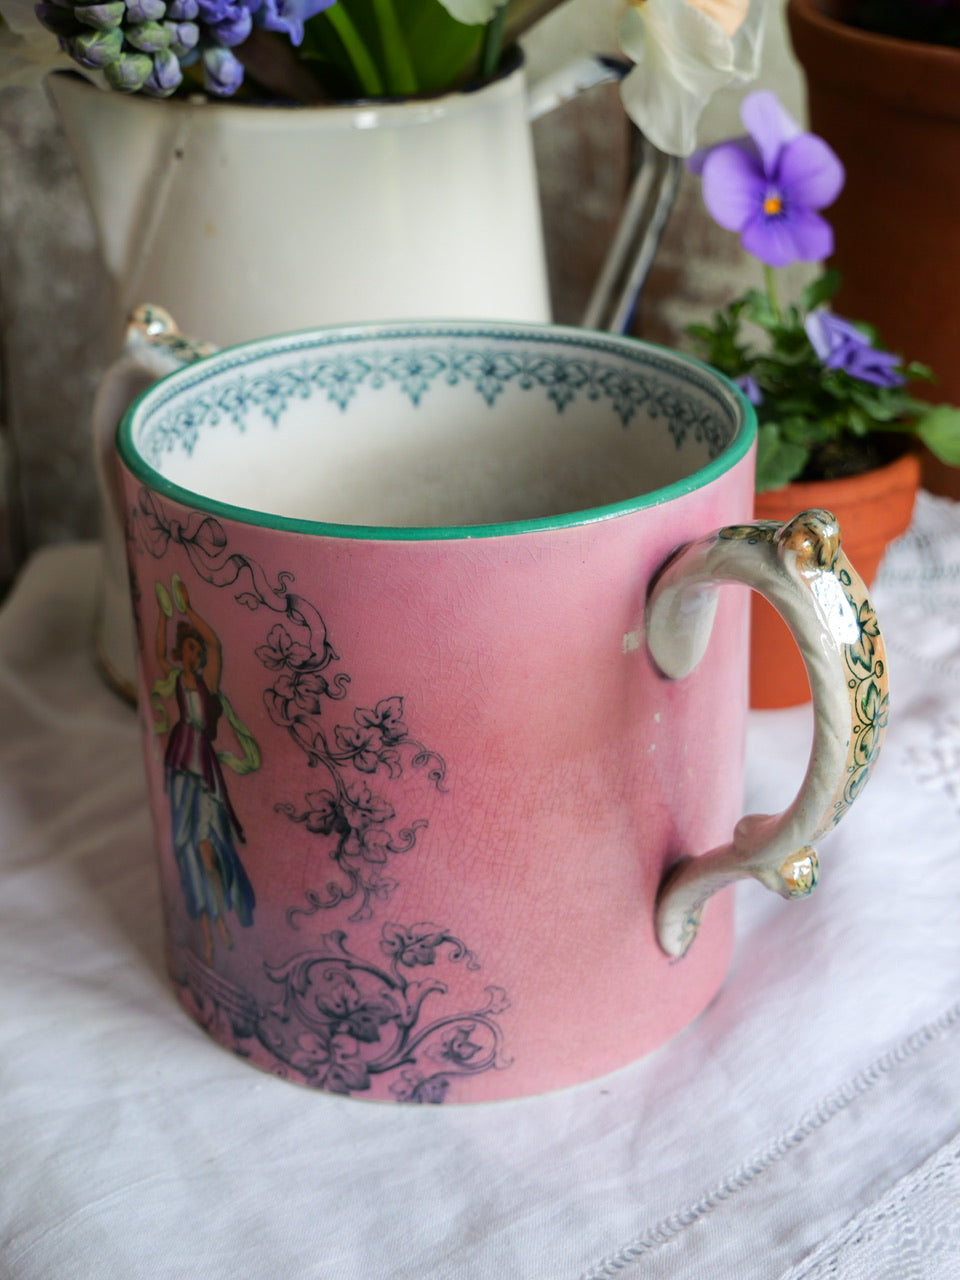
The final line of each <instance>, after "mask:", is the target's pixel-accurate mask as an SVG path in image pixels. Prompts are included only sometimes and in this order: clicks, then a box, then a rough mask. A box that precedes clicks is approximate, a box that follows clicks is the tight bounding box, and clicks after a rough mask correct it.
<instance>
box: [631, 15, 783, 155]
mask: <svg viewBox="0 0 960 1280" xmlns="http://www.w3.org/2000/svg"><path fill="white" fill-rule="evenodd" d="M765 7H766V5H765V0H631V3H630V7H629V8H628V9H627V11H626V13H625V14H624V15H623V19H622V21H621V24H620V43H621V45H622V47H623V51H624V53H626V54H628V55H629V57H630V58H631V59H632V61H633V62H634V63H636V66H634V67H633V68H632V70H631V71H630V72H629V73H628V74H627V76H626V77H625V78H624V81H623V83H622V85H621V96H622V98H623V105H624V107H625V109H626V111H627V114H628V115H629V116H630V118H631V119H632V120H633V121H634V123H635V124H636V125H637V126H638V128H639V129H640V130H641V131H642V132H643V133H644V134H645V135H646V137H647V138H649V140H650V141H651V142H652V143H653V145H654V146H655V147H659V149H660V150H661V151H666V152H667V153H669V154H670V155H677V156H688V155H690V153H691V152H692V151H693V150H694V148H695V147H696V145H697V123H698V121H699V119H700V115H701V113H702V111H703V109H704V107H705V106H706V105H707V103H708V102H709V101H710V99H711V97H712V96H713V95H714V94H715V93H716V92H717V90H718V89H723V88H725V87H726V86H728V85H732V84H742V83H745V82H746V81H748V80H752V79H753V78H754V77H755V76H756V74H757V71H758V70H759V66H760V45H761V39H762V32H763V18H764V9H765Z"/></svg>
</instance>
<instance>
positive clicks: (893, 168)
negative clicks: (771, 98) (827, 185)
mask: <svg viewBox="0 0 960 1280" xmlns="http://www.w3.org/2000/svg"><path fill="white" fill-rule="evenodd" d="M830 13H834V14H835V13H842V7H841V5H840V4H838V3H837V0H834V3H830V0H788V4H787V21H788V26H789V31H790V36H791V40H792V43H793V48H794V52H795V53H796V56H797V59H798V60H799V62H800V64H801V67H802V68H803V71H804V75H805V78H806V82H807V104H808V108H809V117H810V127H811V128H812V129H813V131H814V132H815V133H818V134H820V136H821V137H823V138H825V139H826V140H827V142H829V143H830V145H831V146H832V147H833V148H834V150H835V151H836V152H837V154H838V155H839V156H840V159H841V160H842V161H843V164H844V167H845V168H846V173H847V178H846V184H845V186H844V189H843V191H842V193H841V195H840V197H839V199H838V200H837V201H836V203H835V204H833V205H832V206H831V207H830V209H829V210H828V211H827V217H828V218H829V220H830V222H831V224H832V225H833V228H834V231H835V234H836V250H835V253H834V257H833V259H832V265H833V266H836V267H837V268H838V269H839V270H840V272H841V273H842V276H843V283H842V285H841V288H840V291H839V293H838V294H837V297H836V308H837V311H838V312H840V314H842V315H846V316H849V317H850V318H851V319H855V320H866V321H869V322H870V323H871V324H873V325H875V326H876V327H877V328H878V330H879V331H880V335H881V338H882V340H883V343H884V345H885V346H886V347H888V348H889V349H890V350H893V351H897V352H899V353H900V354H902V355H903V356H904V357H905V358H906V359H910V360H922V361H923V362H924V363H926V364H928V365H930V367H931V368H932V369H933V370H934V371H935V372H936V374H937V378H938V381H937V382H936V383H934V384H930V385H929V387H927V386H925V385H924V384H920V385H919V386H918V388H917V392H918V394H920V395H924V396H926V397H927V398H929V399H931V400H934V401H950V402H953V403H960V360H958V359H957V352H958V351H960V289H958V287H957V282H958V280H960V164H958V162H957V158H958V156H960V49H952V48H947V47H945V46H941V45H928V44H922V43H919V42H917V41H910V40H898V39H894V38H893V37H889V36H880V35H875V34H873V33H871V32H866V31H861V30H859V29H857V28H856V27H852V26H848V25H846V24H845V23H843V22H840V21H837V20H836V18H835V17H831V16H828V15H829V14H830ZM924 479H925V483H926V484H927V486H928V487H929V488H933V489H934V490H935V491H937V492H941V493H950V494H951V495H952V496H954V497H960V472H958V471H957V470H955V469H952V468H951V469H947V468H944V467H942V466H935V465H933V460H932V459H928V461H927V463H926V464H925V467H924Z"/></svg>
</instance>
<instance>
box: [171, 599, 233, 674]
mask: <svg viewBox="0 0 960 1280" xmlns="http://www.w3.org/2000/svg"><path fill="white" fill-rule="evenodd" d="M175 590H176V593H177V604H178V605H179V606H180V609H181V611H182V612H183V613H184V614H185V615H186V617H187V620H188V621H189V623H190V625H191V626H192V627H195V628H196V630H197V634H198V635H200V636H201V637H202V638H203V643H204V645H205V646H206V650H207V661H206V665H205V666H204V669H203V681H204V684H205V685H206V686H207V688H208V689H209V690H210V692H211V693H218V692H219V690H220V672H221V669H222V666H223V654H222V650H221V646H220V637H219V636H218V635H217V633H216V632H215V631H214V629H213V627H211V626H210V624H209V622H207V621H206V620H205V619H203V618H201V616H200V614H199V613H197V611H196V609H194V607H193V605H192V604H191V603H190V597H189V595H188V594H187V588H186V585H185V584H184V582H183V581H182V580H181V579H180V578H178V579H177V581H176V583H175Z"/></svg>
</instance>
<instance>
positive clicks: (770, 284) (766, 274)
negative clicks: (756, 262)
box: [763, 262, 780, 320]
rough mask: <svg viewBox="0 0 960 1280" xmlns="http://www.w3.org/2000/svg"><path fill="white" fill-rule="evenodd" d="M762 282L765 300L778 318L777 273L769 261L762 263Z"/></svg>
mask: <svg viewBox="0 0 960 1280" xmlns="http://www.w3.org/2000/svg"><path fill="white" fill-rule="evenodd" d="M763 284H764V288H765V289H766V291H767V301H768V302H769V303H770V310H771V311H772V312H773V314H774V315H775V316H776V318H777V319H778V320H779V319H780V299H779V298H778V297H777V275H776V268H774V267H771V266H770V264H769V263H767V262H765V263H764V264H763Z"/></svg>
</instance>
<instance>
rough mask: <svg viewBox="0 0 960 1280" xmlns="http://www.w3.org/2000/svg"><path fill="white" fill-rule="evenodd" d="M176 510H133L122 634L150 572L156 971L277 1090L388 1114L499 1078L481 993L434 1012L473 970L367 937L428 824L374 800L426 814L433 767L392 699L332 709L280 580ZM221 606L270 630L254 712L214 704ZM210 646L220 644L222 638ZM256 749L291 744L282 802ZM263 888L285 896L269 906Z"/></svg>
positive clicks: (282, 576)
mask: <svg viewBox="0 0 960 1280" xmlns="http://www.w3.org/2000/svg"><path fill="white" fill-rule="evenodd" d="M175 511H176V509H175V508H170V509H168V508H167V507H166V506H164V505H163V504H161V503H160V501H159V500H158V499H157V498H156V497H155V496H154V495H152V494H149V493H148V492H147V491H146V490H141V492H140V494H139V496H138V501H137V504H136V506H135V507H134V509H133V510H132V511H131V513H130V520H129V527H128V541H129V545H130V551H131V565H132V571H133V576H134V582H133V600H134V608H135V614H136V617H135V622H136V626H137V629H138V631H142V629H143V626H144V619H143V618H142V616H141V613H142V609H143V600H144V598H145V593H144V591H143V590H142V586H143V584H142V582H138V581H137V580H136V579H137V574H138V570H139V571H140V575H141V577H144V576H146V568H147V566H149V564H150V561H151V560H152V561H153V562H156V563H158V564H160V563H163V565H164V569H165V574H164V575H163V580H160V579H157V578H156V577H154V575H152V574H151V575H150V578H152V579H153V591H152V592H150V594H149V596H147V597H146V598H151V597H153V596H155V598H156V601H157V604H158V610H157V616H156V622H155V632H154V643H153V654H154V659H155V662H156V667H157V669H158V671H159V676H158V677H157V678H156V679H155V680H153V681H152V684H151V691H150V703H151V708H152V715H153V730H154V732H155V734H156V735H157V736H158V742H159V744H160V748H161V751H162V773H163V793H164V794H163V803H164V805H165V808H166V811H167V814H168V820H169V838H170V844H171V848H172V855H173V861H174V862H175V866H176V879H175V881H174V882H173V885H171V884H168V888H167V896H168V899H169V900H168V903H167V908H168V926H169V932H170V949H171V967H172V969H173V972H174V976H175V978H176V980H177V981H178V983H179V984H180V987H181V995H182V998H183V1000H184V1003H185V1004H186V1005H187V1006H188V1008H189V1009H190V1011H191V1012H192V1013H193V1014H194V1016H195V1017H197V1019H198V1020H199V1021H200V1022H201V1023H203V1024H204V1025H205V1026H207V1028H208V1029H209V1030H210V1031H211V1033H212V1034H213V1035H214V1036H215V1038H217V1039H218V1040H220V1041H221V1042H224V1043H226V1044H228V1045H229V1046H230V1047H232V1048H233V1049H234V1050H235V1051H236V1052H238V1053H240V1054H242V1055H243V1056H247V1057H250V1058H251V1059H252V1060H254V1061H256V1062H257V1063H258V1065H261V1066H266V1067H267V1068H268V1069H270V1070H272V1071H274V1072H275V1073H277V1074H280V1075H283V1076H286V1077H288V1078H291V1079H295V1080H299V1081H301V1082H304V1083H308V1084H311V1085H313V1086H315V1087H318V1088H322V1089H327V1090H330V1091H333V1092H336V1093H345V1094H354V1093H362V1092H366V1091H371V1090H372V1091H373V1092H374V1093H375V1094H376V1093H377V1092H378V1081H380V1080H382V1081H383V1084H380V1085H379V1096H383V1093H382V1090H383V1088H384V1086H385V1087H386V1089H387V1090H388V1092H389V1094H390V1095H392V1096H393V1097H395V1098H398V1099H401V1100H404V1101H412V1102H442V1101H443V1100H444V1098H445V1097H446V1096H447V1094H448V1092H449V1090H450V1087H451V1085H452V1084H453V1083H454V1082H455V1080H456V1079H457V1077H462V1076H468V1075H470V1076H472V1075H476V1074H477V1073H479V1072H483V1071H488V1070H491V1069H503V1068H505V1067H508V1066H509V1058H508V1057H507V1056H506V1055H505V1053H504V1041H503V1033H502V1030H501V1028H500V1025H499V1022H498V1021H497V1018H498V1016H499V1015H500V1014H501V1013H503V1012H504V1011H505V1010H506V1009H508V1008H509V1000H508V999H507V996H506V993H505V992H504V991H503V989H502V988H500V987H497V986H483V987H482V988H481V987H478V988H477V990H476V991H475V993H474V995H473V997H472V998H471V999H469V1000H468V1001H465V1000H464V997H463V996H462V995H461V996H454V995H451V988H455V987H456V983H455V981H454V976H455V975H456V974H457V973H459V974H460V975H461V989H462V978H463V977H464V976H467V975H470V974H474V973H476V974H479V972H480V970H481V962H480V959H479V957H478V956H477V955H476V954H475V953H474V952H473V951H472V950H471V949H470V947H469V946H468V945H467V943H466V942H465V941H463V940H462V938H461V937H459V936H458V934H457V932H456V931H454V930H451V929H450V928H448V927H446V926H445V925H442V924H437V923H434V922H432V921H424V920H417V921H413V922H409V923H402V922H398V921H397V920H395V919H382V918H381V919H380V920H379V921H378V920H377V917H378V916H379V915H381V912H382V911H383V908H384V907H385V906H386V905H387V904H389V903H390V901H391V899H392V898H393V897H394V894H395V892H396V891H397V889H398V888H399V885H400V880H399V879H398V878H397V875H396V874H395V872H394V867H393V864H394V862H395V861H396V860H397V858H398V857H399V856H400V855H403V854H405V853H409V852H410V851H411V850H413V849H414V848H415V847H418V844H419V842H420V841H421V839H422V837H423V833H424V832H425V831H426V830H427V828H428V825H429V823H428V820H427V819H426V818H424V817H421V816H410V815H403V814H401V813H400V812H398V807H397V804H396V803H395V800H396V799H397V798H398V797H399V798H400V799H401V800H402V799H403V798H404V797H408V796H409V791H404V790H403V789H402V788H401V791H400V792H398V797H394V796H393V795H392V794H391V791H392V784H394V783H398V782H400V781H401V780H404V781H406V780H408V779H410V778H411V777H419V778H420V779H422V783H423V785H424V786H426V787H428V788H430V789H431V790H432V791H434V793H436V794H439V795H442V794H443V793H444V792H445V790H446V780H447V767H446V763H445V762H444V760H443V759H442V757H441V756H440V755H438V754H437V753H436V752H435V751H433V750H431V749H430V748H429V747H428V746H427V745H425V744H424V743H423V742H421V741H419V740H418V738H417V737H416V736H415V734H414V733H412V732H411V730H410V728H409V726H408V723H407V719H408V713H407V710H406V708H405V704H404V698H403V696H402V695H401V694H399V693H397V692H395V691H391V690H386V691H384V692H385V696H384V697H382V698H379V699H377V700H374V701H373V703H372V705H354V706H349V705H348V694H349V691H350V683H351V678H350V675H349V674H348V672H347V671H344V670H341V669H335V668H337V664H338V663H339V661H340V658H339V654H338V653H337V651H336V650H335V648H334V645H333V642H332V640H331V639H330V638H329V637H328V634H327V626H326V623H325V621H324V618H323V616H322V614H321V612H320V611H319V609H318V608H317V607H316V606H315V605H314V604H313V603H312V602H311V601H309V600H307V599H305V598H304V597H303V596H301V595H299V594H298V593H297V592H296V591H295V590H294V589H293V588H294V576H293V574H292V573H289V572H286V571H280V572H279V573H276V574H275V576H273V577H271V576H270V574H269V573H268V572H267V571H265V570H264V568H263V567H262V566H261V564H260V563H259V562H258V561H257V560H255V559H254V558H252V557H250V556H248V555H246V554H244V553H243V552H242V551H235V550H233V549H232V548H230V547H229V546H228V539H227V535H226V532H225V530H224V528H223V526H222V525H221V524H220V522H219V521H218V520H216V519H215V518H214V517H212V516H205V515H202V514H199V513H188V514H187V515H185V516H183V517H182V518H181V516H180V514H179V513H177V514H175ZM141 565H142V566H143V568H142V569H141V568H140V566H141ZM148 580H149V579H148ZM188 581H189V583H190V585H189V587H188V585H187V584H188ZM167 583H169V588H168V586H167V585H166V584H167ZM221 592H223V593H224V595H222V596H221V595H220V593H221ZM224 601H228V602H229V609H230V611H232V610H233V609H238V610H240V611H241V614H243V613H244V611H249V614H266V615H267V618H268V619H269V621H268V625H267V626H266V627H265V628H264V630H263V631H262V632H261V633H260V640H259V643H254V644H252V645H251V646H250V649H249V650H248V653H249V652H252V653H253V654H254V655H255V658H256V660H257V662H258V663H259V665H260V667H261V668H262V670H263V673H264V683H263V686H262V689H261V701H262V708H263V711H260V712H258V710H257V707H256V705H253V706H251V705H240V703H241V702H242V701H243V699H242V689H241V687H240V686H239V682H238V684H237V685H235V686H232V685H231V679H230V670H231V669H230V667H229V663H230V662H231V661H234V662H235V663H236V662H238V661H239V658H240V655H239V654H237V653H236V645H237V641H236V638H235V637H234V638H233V639H231V640H229V641H228V643H227V644H226V645H224V644H223V643H222V642H221V635H218V634H217V629H215V626H214V624H213V623H212V622H211V620H210V619H211V618H213V619H215V620H216V619H218V618H219V619H224V617H225V615H224V612H223V605H224ZM228 621H229V619H228ZM247 629H249V628H247ZM219 630H220V632H221V633H223V634H226V631H230V632H231V635H232V634H233V631H232V626H230V625H228V622H226V621H222V622H221V623H220V624H219ZM238 630H242V628H240V627H239V626H238ZM171 632H172V634H171ZM241 647H244V646H241ZM234 680H237V677H236V673H235V670H234ZM248 688H249V686H248ZM227 690H230V692H231V694H232V698H233V701H231V698H230V697H228V696H227ZM247 701H248V702H249V701H250V695H249V693H248V694H247ZM340 707H342V710H341V711H340V713H339V714H337V715H336V717H335V719H331V718H329V717H330V713H331V710H337V709H338V708H340ZM263 712H265V713H266V714H265V716H264V714H263ZM258 716H259V719H258V718H257V717H258ZM247 722H250V723H253V724H254V726H255V728H256V739H255V738H254V734H253V732H252V731H251V729H250V728H248V727H247ZM257 725H259V726H260V727H257ZM274 733H275V734H276V735H281V734H285V735H287V736H288V737H289V738H290V739H291V740H292V741H293V742H294V743H295V744H296V746H297V748H298V756H299V757H300V758H302V759H303V763H304V775H303V776H302V779H300V778H298V777H297V774H296V771H295V770H293V769H290V768H286V770H285V772H283V774H282V780H281V781H280V782H277V781H274V780H273V775H270V774H269V766H270V764H271V759H270V757H271V741H272V739H273V734H274ZM232 748H235V749H232ZM261 752H262V753H263V759H262V760H261ZM275 759H276V756H275ZM261 766H263V768H261ZM228 772H229V774H230V776H231V778H232V781H230V782H229V783H228V782H227V773H228ZM308 772H309V774H310V780H309V783H308V780H307V773H308ZM254 774H257V775H259V776H261V778H262V780H261V781H260V782H257V781H256V780H255V779H254V778H253V777H252V775H254ZM245 783H246V785H245ZM251 784H252V785H253V790H252V791H251ZM276 785H284V786H289V788H290V790H291V791H293V795H291V794H289V793H288V794H287V795H276V796H274V795H270V797H269V800H268V801H267V802H265V800H264V794H263V787H264V786H266V787H267V788H268V789H271V790H272V788H273V787H274V786H276ZM258 787H259V788H260V790H259V792H257V788H258ZM255 793H257V799H256V804H255V805H254V803H253V799H252V797H253V796H254V794H255ZM297 794H299V796H300V799H296V798H294V797H295V796H296V795H297ZM407 803H409V800H407ZM255 819H256V821H257V822H258V823H259V826H258V827H256V830H254V827H255V821H254V820H255ZM265 824H266V825H265ZM245 825H246V827H247V828H248V832H247V834H245V830H244V827H245ZM263 831H267V832H268V833H269V834H268V835H266V836H265V835H264V834H263ZM284 831H287V832H289V833H290V836H293V833H294V832H295V831H300V832H302V833H305V834H306V835H307V836H308V837H309V840H308V845H309V844H312V845H313V846H314V847H315V848H317V849H319V850H320V851H321V852H322V856H323V859H324V861H325V862H326V863H327V865H328V866H329V868H330V872H329V874H328V876H327V878H326V880H325V882H324V883H323V886H322V887H316V886H315V885H310V884H309V883H308V882H307V881H306V879H305V878H306V877H307V876H308V875H309V874H310V872H309V870H308V868H309V867H310V866H313V865H314V859H315V855H312V854H308V853H304V852H303V850H304V845H303V843H302V840H301V843H300V845H296V844H295V843H294V844H293V845H292V846H289V847H288V838H287V837H285V836H284ZM248 837H249V839H248ZM291 864H293V866H294V868H295V870H294V872H292V873H291V872H290V871H289V867H290V866H291ZM278 884H279V885H283V886H284V890H283V892H284V893H289V896H288V897H287V898H286V899H285V900H282V901H279V902H278V901H277V888H276V886H277V885H278ZM174 885H176V887H177V892H173V886H174ZM293 885H297V886H299V888H298V889H296V888H293V889H290V890H288V889H287V886H293ZM298 895H299V896H298ZM334 922H336V924H340V923H347V924H350V925H351V926H352V928H351V929H350V930H347V929H345V928H338V927H332V926H333V924H334ZM355 929H359V930H360V932H359V933H358V934H357V935H356V937H355V936H354V930H355ZM434 973H436V974H437V976H433V975H434ZM465 1004H466V1007H464V1005H465Z"/></svg>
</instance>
